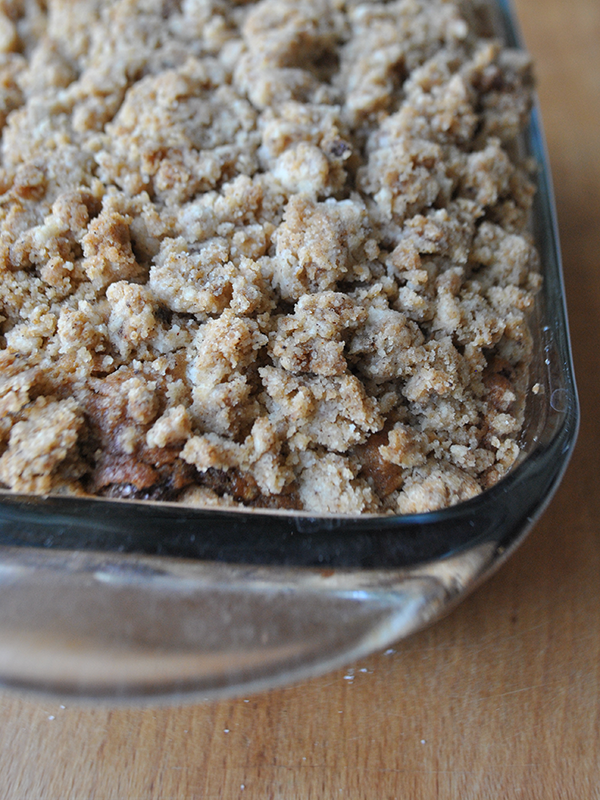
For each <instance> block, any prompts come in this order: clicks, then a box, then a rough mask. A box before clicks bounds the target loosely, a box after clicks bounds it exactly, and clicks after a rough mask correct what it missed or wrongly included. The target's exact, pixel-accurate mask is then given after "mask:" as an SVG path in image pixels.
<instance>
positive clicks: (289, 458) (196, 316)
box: [0, 0, 539, 514]
mask: <svg viewBox="0 0 600 800" xmlns="http://www.w3.org/2000/svg"><path fill="white" fill-rule="evenodd" d="M0 9H1V11H0V76H1V79H0V125H2V141H1V159H2V166H1V169H0V486H1V487H4V488H7V489H10V490H13V491H15V492H23V493H30V492H33V493H49V492H54V493H56V492H58V493H63V494H64V493H67V494H79V495H82V494H94V495H102V496H107V497H120V498H130V499H150V500H178V501H181V502H183V503H187V504H192V505H196V506H198V505H202V506H206V505H209V506H217V507H223V506H227V507H236V506H252V507H255V508H256V507H258V508H278V509H298V510H306V511H310V512H313V513H316V514H326V513H337V514H361V513H400V514H405V513H413V512H422V511H430V510H433V509H436V508H441V507H444V506H448V505H451V504H454V503H457V502H459V501H461V500H465V499H467V498H470V497H472V496H474V495H476V494H478V493H479V492H481V491H482V490H483V489H485V488H486V487H488V486H490V485H492V484H494V483H495V482H496V481H497V480H498V479H499V478H500V477H501V476H502V475H504V474H505V473H506V471H507V470H508V469H509V468H510V467H511V465H512V464H513V463H514V461H515V458H516V456H517V454H518V451H519V448H518V445H517V442H516V440H517V438H518V435H519V430H520V428H521V426H522V417H523V401H524V396H525V394H526V388H527V368H528V363H529V361H530V351H531V344H530V335H529V333H528V327H527V317H528V312H529V311H530V309H531V307H532V304H533V297H534V294H535V291H536V289H537V287H538V284H539V276H538V264H537V261H538V258H537V255H536V251H535V249H534V247H533V245H532V243H531V240H530V236H529V235H528V233H527V221H528V214H529V209H530V204H531V199H532V194H533V189H532V184H531V182H530V180H529V178H528V169H527V165H525V164H523V163H521V161H520V159H519V157H518V148H517V147H516V146H515V142H516V138H517V136H518V134H519V132H520V131H521V130H522V128H523V125H524V124H525V122H526V119H527V115H528V111H529V108H530V93H531V79H530V67H529V62H528V60H527V58H526V57H525V56H524V55H523V54H522V53H520V52H516V51H511V50H507V49H503V48H502V47H501V46H500V45H499V44H498V43H497V42H496V41H495V40H494V39H493V38H490V36H489V21H486V15H485V13H484V12H485V9H484V7H483V5H482V3H481V2H480V1H479V2H476V3H474V4H473V3H471V4H470V5H469V4H468V3H467V2H464V0H456V1H455V2H453V1H452V0H391V2H359V1H358V0H260V2H244V0H77V2H76V3H74V2H72V0H47V1H46V0H1V2H0Z"/></svg>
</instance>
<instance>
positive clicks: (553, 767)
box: [0, 0, 600, 800]
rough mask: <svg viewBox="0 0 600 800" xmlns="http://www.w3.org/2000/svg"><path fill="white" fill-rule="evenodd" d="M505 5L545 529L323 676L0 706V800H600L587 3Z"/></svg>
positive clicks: (594, 34) (594, 142)
mask: <svg viewBox="0 0 600 800" xmlns="http://www.w3.org/2000/svg"><path fill="white" fill-rule="evenodd" d="M516 5H517V9H518V13H519V16H520V19H521V22H522V27H523V31H524V34H525V38H526V41H527V43H528V45H529V48H530V50H531V51H532V52H533V54H534V57H535V59H536V63H537V74H538V78H539V94H540V98H541V105H542V112H543V117H544V122H545V127H546V133H547V138H548V144H549V149H550V153H551V162H552V169H553V173H554V178H555V185H556V197H557V205H558V214H559V221H560V229H561V237H562V245H563V252H564V265H565V280H566V285H567V293H568V299H569V307H570V314H571V328H572V336H573V344H574V349H575V361H576V369H577V375H578V380H579V387H580V392H581V402H582V409H583V424H582V430H581V436H580V441H579V445H578V448H577V451H576V454H575V457H574V459H573V462H572V465H571V468H570V469H569V472H568V474H567V476H566V479H565V481H564V483H563V485H562V487H561V489H560V490H559V492H558V494H557V496H556V498H555V500H554V501H553V503H552V505H551V507H550V508H549V509H548V511H547V512H546V514H545V516H544V517H543V519H542V521H541V522H540V523H539V524H538V525H537V527H536V528H535V530H534V531H533V533H532V534H531V536H530V538H529V539H528V541H527V542H526V543H525V544H524V545H523V547H522V548H521V549H520V550H519V551H518V552H517V553H516V554H515V555H514V556H513V558H512V559H511V560H510V561H509V563H508V564H506V565H505V567H504V568H503V569H502V570H501V571H500V573H499V574H497V575H496V576H495V577H494V578H493V579H492V580H490V581H489V582H488V583H487V584H485V585H484V586H483V587H481V588H480V589H479V590H478V591H477V593H476V594H475V595H473V596H472V597H470V598H469V599H468V600H467V601H466V602H464V603H463V604H462V605H461V606H460V607H459V608H458V609H457V610H456V611H455V612H454V613H453V614H452V615H451V616H449V617H448V618H447V619H445V620H443V621H442V622H439V623H438V624H436V625H435V626H434V627H432V628H430V629H429V630H427V631H424V632H422V633H420V634H418V635H416V636H414V637H412V638H411V639H409V640H407V641H405V642H403V643H399V644H398V645H396V646H395V647H394V652H391V653H387V654H380V655H377V656H373V657H371V658H369V659H366V660H364V661H362V662H360V663H358V664H354V665H352V667H351V668H349V669H348V670H345V671H338V672H334V673H332V674H329V675H327V676H325V677H324V678H321V679H318V680H313V681H310V682H307V683H304V684H302V685H297V686H293V687H290V688H288V689H282V690H278V691H273V692H270V693H268V694H264V695H261V696H256V697H250V698H247V699H240V700H235V701H228V702H219V703H211V704H207V705H196V706H189V707H183V708H153V709H137V708H134V709H116V710H115V709H107V708H102V707H96V708H94V707H87V708H86V707H75V706H72V705H70V704H66V703H65V704H62V705H61V704H60V701H54V700H52V701H51V700H36V699H31V698H28V699H21V698H19V697H16V696H14V695H10V694H7V693H4V694H0V797H2V798H5V799H6V800H92V798H93V799H94V800H112V798H115V799H116V800H175V799H177V800H180V799H181V800H209V799H210V798H224V799H225V800H230V799H231V798H243V800H268V798H273V799H274V800H275V799H276V800H311V798H314V799H315V800H317V799H318V800H330V799H331V798H338V797H342V798H344V799H345V800H347V799H349V800H363V798H364V799H365V800H388V798H389V799H391V798H402V800H405V799H410V800H431V799H432V798H460V800H471V799H474V798H508V799H509V800H511V799H512V798H517V797H519V798H521V797H523V798H528V799H529V798H533V799H534V800H535V799H536V798H540V800H548V799H549V798H550V799H552V798H561V800H563V798H574V799H575V798H577V800H585V799H587V798H600V760H599V758H598V753H599V752H600V712H599V709H600V705H599V697H600V626H599V625H598V620H599V619H600V586H599V583H600V581H599V576H600V537H599V533H600V524H599V522H598V520H599V519H600V425H599V422H598V410H597V409H598V388H597V387H598V375H599V374H600V333H599V330H598V320H600V269H599V268H598V262H599V256H598V248H599V236H598V230H599V229H600V136H599V134H598V122H599V121H600V3H598V0H570V2H567V0H545V2H544V3H543V4H542V3H539V1H538V0H517V3H516ZM65 705H66V707H64V706H65Z"/></svg>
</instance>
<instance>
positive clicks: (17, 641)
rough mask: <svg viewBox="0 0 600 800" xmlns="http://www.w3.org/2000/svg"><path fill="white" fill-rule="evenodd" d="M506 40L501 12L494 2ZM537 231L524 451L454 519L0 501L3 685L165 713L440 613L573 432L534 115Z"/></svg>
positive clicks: (502, 540) (529, 137)
mask: <svg viewBox="0 0 600 800" xmlns="http://www.w3.org/2000/svg"><path fill="white" fill-rule="evenodd" d="M497 6H498V17H499V25H500V26H501V29H502V31H503V34H504V39H505V41H506V43H507V44H508V45H510V46H517V45H518V43H519V36H518V32H517V29H516V25H515V22H514V15H513V13H512V10H511V8H510V6H509V5H508V3H507V2H505V0H498V2H497ZM525 138H526V141H525V142H524V147H525V149H526V151H527V153H528V154H529V155H531V156H533V157H534V158H535V159H536V160H537V162H538V164H539V172H538V187H537V196H536V199H535V203H534V211H533V227H534V234H535V237H536V240H537V246H538V249H539V252H540V256H541V261H542V265H543V267H542V268H543V277H544V281H543V287H542V291H541V293H540V295H539V296H538V300H537V307H536V311H535V314H534V317H533V319H532V330H533V334H534V340H535V359H534V362H533V364H532V368H531V376H530V380H531V384H532V385H533V384H534V383H537V384H539V385H540V387H541V388H540V390H539V391H538V392H537V394H534V393H531V392H530V393H529V399H528V406H527V408H526V422H525V427H524V430H523V433H522V442H521V444H522V450H523V455H522V456H521V457H520V460H519V462H518V463H517V464H516V466H515V467H514V468H513V470H512V471H511V472H510V473H509V474H508V476H506V477H505V478H504V479H503V480H502V481H501V482H499V483H498V484H497V485H495V486H494V487H492V488H491V489H488V490H486V491H485V492H484V493H483V494H481V495H479V496H478V497H476V498H474V499H472V500H469V501H467V502H464V503H462V504H460V505H458V506H455V507H453V508H449V509H445V510H443V511H437V512H431V513H427V514H418V515H412V516H401V517H379V516H364V517H361V518H350V517H324V518H315V517H312V516H309V515H306V514H302V513H297V512H296V513H289V512H288V513H284V512H271V511H237V510H235V511H233V510H232V511H229V510H218V511H215V510H210V509H209V510H199V509H190V508H183V507H181V506H177V505H175V504H167V503H160V504H159V503H150V502H148V503H141V502H126V501H119V500H103V499H75V498H65V497H31V496H18V495H15V494H12V493H8V492H0V683H1V684H2V685H4V686H5V687H11V688H16V689H29V690H37V691H44V692H53V693H58V694H60V695H61V696H73V697H85V698H96V699H97V698H111V699H117V698H121V699H125V700H134V699H135V700H140V699H151V698H154V699H159V698H162V699H164V700H168V701H170V702H172V701H177V700H182V699H185V700H198V699H202V698H208V697H216V696H225V695H232V694H241V693H247V692H250V691H254V690H259V689H264V688H268V687H273V686H276V685H280V684H283V683H286V682H289V681H293V680H297V679H300V678H306V677H309V676H312V675H316V674H319V673H321V672H324V671H326V670H328V669H332V668H334V667H337V666H342V665H343V664H345V663H348V662H350V661H352V660H354V659H357V658H359V657H361V656H364V655H366V654H368V653H371V652H373V651H376V650H378V649H381V648H384V647H385V646H387V645H389V644H390V643H391V642H393V641H395V640H397V639H399V638H401V637H403V636H406V635H408V634H410V633H411V632H413V631H415V630H417V629H419V628H421V627H423V626H424V625H426V624H428V623H430V622H431V621H433V620H434V619H436V618H438V617H439V616H441V615H442V614H444V613H447V612H448V610H449V609H450V608H452V607H453V606H454V605H455V604H456V603H457V602H458V601H459V600H460V599H461V598H462V597H464V596H465V594H466V593H468V592H469V591H470V590H472V589H473V587H474V586H475V585H476V584H478V583H479V582H480V581H481V580H482V579H483V578H484V577H486V576H488V575H489V574H490V573H491V572H492V571H493V570H495V569H496V568H497V567H498V566H499V564H501V563H502V561H503V560H504V559H505V558H506V557H507V555H508V554H509V553H510V552H511V551H512V550H513V549H514V548H515V547H516V546H517V545H518V543H519V542H521V541H522V540H523V538H524V537H525V535H526V534H527V532H528V530H529V529H530V528H531V526H532V525H533V523H534V522H535V520H536V519H537V518H538V516H539V515H540V514H541V513H542V511H543V510H544V508H545V507H546V505H547V504H548V502H549V501H550V499H551V497H552V495H553V493H554V491H555V489H556V487H557V485H558V483H559V481H560V479H561V477H562V475H563V473H564V470H565V468H566V465H567V462H568V460H569V457H570V454H571V451H572V449H573V446H574V443H575V439H576V435H577V428H578V402H577V393H576V387H575V381H574V376H573V368H572V360H571V354H570V347H569V338H568V328H567V320H566V311H565V302H564V290H563V282H562V275H561V266H560V255H559V247H558V236H557V226H556V219H555V212H554V207H553V198H552V188H551V183H550V174H549V170H548V161H547V156H546V153H545V147H544V142H543V135H542V130H541V123H540V117H539V112H538V110H537V108H534V111H533V114H532V118H531V122H530V126H529V129H528V131H527V134H526V137H525Z"/></svg>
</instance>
